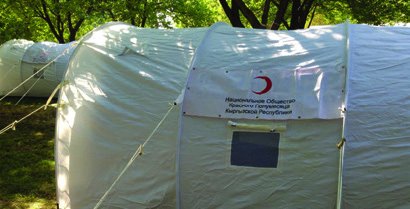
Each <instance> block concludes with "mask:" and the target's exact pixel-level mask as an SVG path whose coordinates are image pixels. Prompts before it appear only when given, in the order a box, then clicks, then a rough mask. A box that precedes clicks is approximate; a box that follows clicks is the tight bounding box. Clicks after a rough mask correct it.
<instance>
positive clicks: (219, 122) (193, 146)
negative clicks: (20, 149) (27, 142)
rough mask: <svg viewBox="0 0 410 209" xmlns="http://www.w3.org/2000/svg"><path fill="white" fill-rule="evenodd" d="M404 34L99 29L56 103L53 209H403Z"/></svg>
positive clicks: (406, 151)
mask: <svg viewBox="0 0 410 209" xmlns="http://www.w3.org/2000/svg"><path fill="white" fill-rule="evenodd" d="M367 36H370V37H372V38H366V37H367ZM409 37H410V30H409V29H408V28H405V27H371V26H366V25H351V24H348V23H346V24H340V25H336V26H323V27H314V28H311V29H306V30H296V31H269V30H253V29H240V28H232V27H230V26H228V25H227V24H224V23H217V24H215V25H213V26H212V27H210V28H199V29H175V30H156V29H141V28H135V27H133V26H131V25H128V24H123V23H109V24H106V25H103V26H101V27H99V28H97V29H96V30H94V31H93V32H91V33H89V34H88V35H86V36H85V37H84V38H83V41H82V42H81V43H80V44H79V46H78V47H77V48H76V50H75V52H74V54H73V55H72V57H71V59H70V63H69V68H68V72H67V74H66V77H65V80H66V81H67V82H66V85H65V86H64V87H63V88H62V90H61V93H60V98H59V109H58V113H57V127H56V150H55V155H56V177H57V199H58V202H59V206H60V208H73V209H74V208H93V207H95V206H99V207H101V208H335V207H341V208H405V207H409V206H410V203H409V202H408V198H406V195H407V194H408V193H409V192H410V186H409V185H408V184H409V183H408V182H410V181H409V180H410V179H409V178H410V177H409V176H410V175H409V174H410V168H407V167H406V166H405V164H406V162H407V159H408V158H409V157H410V146H409V142H408V140H406V139H408V136H409V134H410V131H409V130H408V127H409V125H410V124H409V118H410V112H409V101H410V100H409V96H408V95H409V94H408V93H407V91H408V89H409V87H410V82H408V81H407V80H406V79H405V78H406V76H408V75H409V71H408V67H407V66H408V64H409V62H410V59H409V57H410V53H409V49H410V46H409V45H410V43H409V40H410V39H409ZM194 53H195V54H194ZM346 75H347V76H346ZM386 85H387V87H385V86H386ZM181 91H182V93H181V94H180V92H181ZM389 92H394V94H388V93H389ZM177 97H178V99H177ZM168 103H171V104H172V103H173V104H176V105H174V106H170V105H168ZM179 103H182V105H178V104H179ZM339 108H340V110H339ZM344 108H346V109H347V110H346V111H344ZM384 108H386V112H383V111H384ZM343 137H346V139H347V142H346V143H347V146H346V147H345V148H344V147H341V149H340V150H339V149H338V147H337V146H336V144H338V143H339V142H340V141H341V140H342V138H343ZM141 148H142V153H141V154H142V155H139V154H140V151H141ZM344 149H345V150H346V151H345V153H344V156H343V152H344ZM136 150H138V151H137V152H136ZM130 159H131V160H130ZM134 160H135V161H134ZM127 162H128V164H127ZM342 163H344V164H343V166H341V164H342ZM341 167H342V168H343V169H340V168H341ZM118 177H120V178H118Z"/></svg>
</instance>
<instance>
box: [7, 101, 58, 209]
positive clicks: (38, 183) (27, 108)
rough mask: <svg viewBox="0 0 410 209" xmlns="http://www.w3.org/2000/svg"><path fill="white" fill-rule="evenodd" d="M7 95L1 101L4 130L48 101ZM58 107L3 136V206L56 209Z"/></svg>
mask: <svg viewBox="0 0 410 209" xmlns="http://www.w3.org/2000/svg"><path fill="white" fill-rule="evenodd" d="M18 99H19V98H13V97H10V98H6V100H3V101H1V104H0V118H1V119H2V120H0V127H1V129H2V128H4V127H5V126H7V125H9V124H10V123H12V122H13V121H14V120H18V119H20V118H22V117H24V116H25V115H27V114H28V113H30V112H31V111H33V110H35V109H37V108H38V107H40V106H41V105H43V104H44V103H45V102H46V99H37V98H25V99H24V100H22V104H20V105H17V106H15V105H14V104H15V103H16V102H17V101H18ZM54 124H55V109H53V108H48V109H47V110H45V111H40V112H38V113H37V114H35V115H33V116H31V117H30V118H28V119H26V120H24V121H22V122H21V123H19V124H17V126H16V130H15V131H13V130H9V131H7V132H5V133H4V134H1V135H0V165H1V169H0V208H55V200H56V196H55V195H56V194H55V172H54V166H55V165H54V153H53V151H54V139H53V138H54V129H55V128H54Z"/></svg>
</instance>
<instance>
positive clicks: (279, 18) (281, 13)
mask: <svg viewBox="0 0 410 209" xmlns="http://www.w3.org/2000/svg"><path fill="white" fill-rule="evenodd" d="M288 5H289V0H281V1H280V4H279V7H278V11H277V12H276V16H275V20H274V21H273V23H272V26H271V28H270V29H271V30H278V29H279V27H280V24H281V23H282V22H283V21H284V17H285V14H286V10H287V9H288Z"/></svg>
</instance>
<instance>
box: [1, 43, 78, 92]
mask: <svg viewBox="0 0 410 209" xmlns="http://www.w3.org/2000/svg"><path fill="white" fill-rule="evenodd" d="M73 43H74V42H71V43H67V44H58V43H54V42H49V41H42V42H37V43H33V42H31V41H24V40H15V41H8V42H6V43H5V44H3V45H2V46H1V48H0V51H1V53H0V59H1V60H0V65H1V68H0V79H1V82H0V95H6V94H7V93H9V92H10V91H11V90H13V89H14V88H16V87H17V86H19V85H20V84H21V83H22V82H24V81H26V80H27V79H28V78H30V77H31V78H30V79H29V80H27V82H25V83H24V84H23V85H21V87H19V88H17V89H16V90H15V91H13V92H12V93H11V94H10V95H11V96H23V95H27V96H33V97H48V96H50V94H51V93H52V92H53V90H54V89H55V88H56V87H57V86H58V84H59V83H60V82H61V81H62V80H63V77H64V75H65V72H66V69H67V65H68V61H69V58H70V56H71V53H72V52H73V51H74V49H75V46H73ZM44 67H45V68H44ZM43 68H44V69H43ZM39 70H41V72H38V73H37V71H39ZM33 74H36V75H34V76H33Z"/></svg>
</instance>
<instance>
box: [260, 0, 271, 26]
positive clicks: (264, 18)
mask: <svg viewBox="0 0 410 209" xmlns="http://www.w3.org/2000/svg"><path fill="white" fill-rule="evenodd" d="M269 9H270V0H265V6H264V7H263V14H262V25H266V24H268V15H269Z"/></svg>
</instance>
